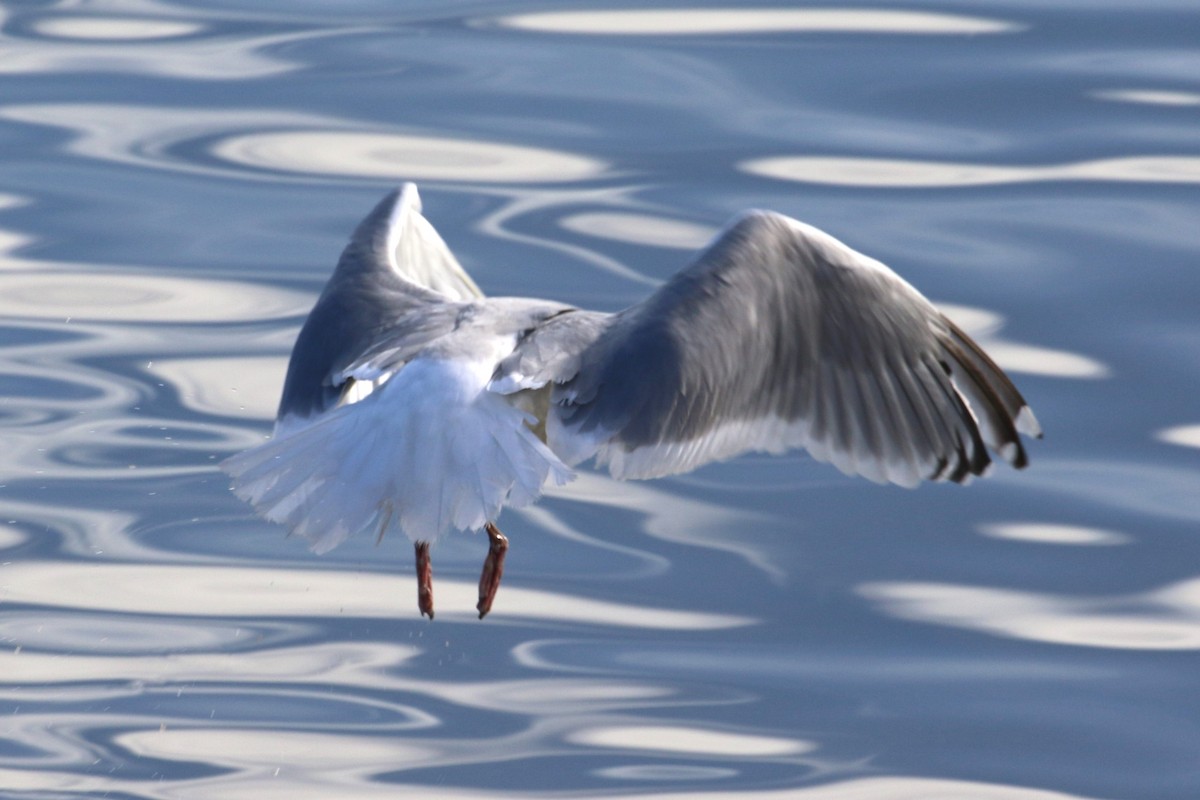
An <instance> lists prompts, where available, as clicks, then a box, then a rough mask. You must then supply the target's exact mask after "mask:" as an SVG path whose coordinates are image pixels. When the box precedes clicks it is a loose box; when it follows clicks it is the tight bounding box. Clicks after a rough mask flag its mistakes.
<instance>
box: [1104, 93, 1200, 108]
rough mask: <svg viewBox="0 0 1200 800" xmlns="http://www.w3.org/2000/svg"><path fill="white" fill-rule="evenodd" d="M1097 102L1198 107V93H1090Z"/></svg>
mask: <svg viewBox="0 0 1200 800" xmlns="http://www.w3.org/2000/svg"><path fill="white" fill-rule="evenodd" d="M1092 97H1095V98H1097V99H1098V100H1111V101H1113V102H1117V103H1143V104H1146V105H1152V106H1200V93H1196V92H1168V91H1163V90H1154V89H1105V90H1101V91H1096V92H1092Z"/></svg>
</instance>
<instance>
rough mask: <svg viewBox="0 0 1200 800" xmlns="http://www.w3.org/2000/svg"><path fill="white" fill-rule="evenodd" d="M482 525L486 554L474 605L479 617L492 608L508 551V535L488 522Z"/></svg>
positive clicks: (484, 615)
mask: <svg viewBox="0 0 1200 800" xmlns="http://www.w3.org/2000/svg"><path fill="white" fill-rule="evenodd" d="M483 527H484V530H486V531H487V535H488V554H487V558H485V559H484V560H483V572H482V573H480V575H479V604H478V605H476V606H475V608H476V609H478V611H479V618H480V619H483V618H484V617H486V616H487V613H488V612H489V611H491V610H492V601H493V600H495V599H496V592H497V590H499V589H500V578H501V577H502V576H503V575H504V555H505V553H507V552H508V537H506V536H505V535H504V534H503V533H501V532H500V529H499V528H497V527H496V526H495V525H493V524H492V523H490V522H489V523H487V524H486V525H484V526H483Z"/></svg>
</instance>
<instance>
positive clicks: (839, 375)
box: [221, 183, 1041, 619]
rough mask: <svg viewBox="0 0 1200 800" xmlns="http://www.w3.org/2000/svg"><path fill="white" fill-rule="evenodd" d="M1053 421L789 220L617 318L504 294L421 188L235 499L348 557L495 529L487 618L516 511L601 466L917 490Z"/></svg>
mask: <svg viewBox="0 0 1200 800" xmlns="http://www.w3.org/2000/svg"><path fill="white" fill-rule="evenodd" d="M1022 434H1024V435H1026V436H1032V437H1040V436H1041V429H1040V427H1039V425H1038V422H1037V420H1036V418H1035V417H1034V415H1033V412H1032V411H1031V410H1030V408H1029V406H1028V404H1027V403H1026V402H1025V400H1024V398H1023V397H1022V396H1021V394H1020V393H1019V392H1018V391H1017V389H1016V387H1014V386H1013V384H1012V381H1011V380H1009V378H1008V377H1007V376H1006V375H1005V374H1004V372H1003V371H1002V370H1001V369H1000V368H999V367H998V366H997V365H996V364H995V362H993V361H992V359H991V358H989V357H988V355H987V354H986V353H985V352H984V351H983V350H982V349H981V348H980V347H979V345H977V344H976V343H975V342H974V341H972V340H971V338H970V337H969V336H967V334H965V333H964V332H963V331H962V330H961V329H960V328H959V327H958V326H957V325H955V324H954V323H953V322H952V321H951V320H950V319H949V318H947V317H946V316H945V315H943V314H942V313H941V312H940V311H938V310H937V308H935V307H934V305H933V304H932V303H930V302H929V301H928V300H927V299H925V297H924V296H923V295H921V294H920V293H919V292H918V291H917V290H916V289H914V288H913V287H912V286H911V285H909V284H908V283H907V282H906V281H905V280H904V279H902V278H901V277H900V276H899V275H897V274H896V273H895V272H893V271H892V270H891V269H889V268H888V267H886V266H884V265H883V264H882V263H880V262H879V261H876V260H874V259H872V258H869V257H867V256H865V255H862V254H861V253H858V252H856V251H855V250H852V249H850V248H849V247H847V246H846V245H844V244H842V243H841V242H840V241H838V240H837V239H835V238H833V237H832V236H830V235H829V234H827V233H824V232H822V231H820V230H817V229H816V228H814V227H812V226H810V225H806V224H804V223H801V222H798V221H796V220H794V219H791V218H789V217H786V216H783V215H781V214H777V213H773V212H769V211H747V212H744V213H742V214H741V215H739V216H737V217H736V218H734V219H733V221H732V222H730V223H729V224H728V225H727V226H726V227H725V229H724V230H723V231H722V232H721V233H720V234H718V235H717V237H716V238H715V239H714V241H713V242H712V243H711V244H710V245H709V246H708V247H707V248H706V249H705V250H704V251H703V252H701V253H700V254H699V255H698V256H696V258H695V259H694V260H693V261H692V262H691V263H690V264H689V265H687V266H686V267H684V268H683V269H682V270H681V271H679V272H678V273H676V274H675V275H674V276H673V277H671V278H670V279H668V280H667V281H666V282H665V283H664V284H662V285H661V286H660V287H659V288H658V289H657V290H655V291H654V292H652V293H651V294H650V295H649V297H647V298H646V299H645V300H643V301H641V302H640V303H637V304H636V305H634V306H631V307H630V308H627V309H625V310H624V311H620V312H617V313H614V314H609V313H600V312H596V311H586V310H583V309H579V308H576V307H574V306H571V305H568V304H564V303H557V302H553V301H549V300H534V299H526V298H511V297H494V298H493V297H485V296H484V295H483V292H481V291H480V290H479V287H478V286H476V285H475V282H474V281H473V280H472V279H471V278H470V276H469V275H468V274H467V273H466V271H465V270H464V269H463V268H462V267H461V266H460V265H459V263H458V261H457V260H456V259H455V258H454V256H453V255H452V254H451V252H450V250H449V248H448V247H447V246H446V244H445V242H443V241H442V239H441V237H440V236H439V235H438V234H437V232H436V231H435V230H434V228H433V226H432V225H431V224H430V223H429V222H428V220H426V219H425V218H424V217H423V216H422V215H421V201H420V197H419V196H418V194H417V188H416V186H415V185H413V184H411V183H408V184H405V185H403V186H401V187H400V188H399V189H397V190H395V191H393V192H391V193H389V194H388V196H387V197H385V198H384V199H383V200H382V201H381V202H380V203H379V204H378V205H377V206H376V207H375V209H374V210H373V211H372V212H371V213H370V214H369V215H368V216H367V217H366V219H364V220H363V221H362V223H360V224H359V226H358V228H357V230H355V232H354V234H353V236H352V237H351V240H350V243H349V244H348V245H347V246H346V248H345V250H344V251H343V253H342V255H341V258H340V259H339V261H338V264H337V267H336V269H335V270H334V272H333V275H332V277H330V279H329V282H328V284H327V285H326V286H325V289H324V291H323V292H322V293H321V295H320V297H319V298H318V300H317V302H316V305H315V306H314V307H313V309H312V311H311V313H310V314H309V316H308V318H307V320H306V321H305V323H304V326H303V327H302V328H301V330H300V334H299V337H298V338H297V340H296V344H295V348H294V349H293V350H292V355H291V360H290V362H289V364H288V370H287V377H286V379H285V381H284V385H283V393H282V397H281V399H280V402H279V411H278V415H277V418H276V422H275V428H274V433H273V436H272V438H271V439H269V440H268V441H266V442H264V443H262V444H260V445H258V446H256V447H253V448H251V449H249V450H247V451H245V452H242V453H239V454H237V455H235V456H233V457H231V458H229V459H227V460H225V461H224V462H223V463H222V464H221V467H222V468H223V469H224V470H225V471H226V472H227V473H228V474H229V475H230V476H231V478H232V488H233V491H234V492H235V493H236V494H237V495H238V496H239V497H241V498H242V499H244V500H246V501H247V502H249V503H250V504H251V505H252V506H253V507H254V508H255V510H256V511H257V512H258V513H259V514H260V515H261V516H262V517H264V518H265V519H267V520H269V521H272V522H277V523H281V524H283V525H285V526H286V527H287V528H288V529H289V530H290V531H291V532H293V533H295V534H298V535H300V536H302V537H304V538H306V539H308V540H309V541H310V542H311V546H312V549H313V550H314V551H316V552H325V551H327V550H329V549H331V548H333V547H335V546H336V545H337V544H339V543H340V542H342V541H344V540H345V539H346V538H347V537H348V536H351V535H353V534H356V533H359V532H365V531H374V533H375V535H376V537H377V539H382V537H383V536H384V535H385V534H387V533H388V532H390V531H400V532H403V533H404V534H405V535H407V536H408V537H409V539H410V540H412V541H413V543H414V549H415V557H416V568H417V600H418V602H417V605H418V609H419V610H420V612H421V614H423V615H426V616H428V617H429V618H430V619H432V618H433V585H432V567H431V561H430V545H431V544H432V543H433V542H435V541H437V539H438V538H439V537H441V536H442V535H443V534H445V533H447V532H448V531H450V530H451V529H456V530H462V531H478V530H480V529H483V530H485V531H486V532H487V536H488V541H489V547H488V554H487V557H486V558H485V560H484V565H483V570H482V574H481V576H480V583H479V603H478V605H477V607H476V608H477V610H478V612H479V617H480V618H481V619H482V618H483V617H484V616H485V615H486V614H487V613H488V612H489V611H490V610H491V607H492V604H493V601H494V599H495V596H496V592H497V589H498V588H499V585H500V579H501V575H502V574H503V569H504V558H505V554H506V552H507V549H508V540H507V538H506V537H505V536H504V534H502V533H501V532H500V530H499V528H497V527H496V524H495V522H496V519H497V517H498V516H499V515H500V511H501V509H502V508H503V507H504V506H506V505H507V506H514V507H519V506H523V505H526V504H528V503H531V502H533V501H534V500H535V499H537V497H538V495H539V493H540V492H541V490H542V488H543V486H545V485H546V484H548V483H550V482H553V483H555V484H558V485H562V484H565V483H567V482H568V481H570V480H571V479H572V478H573V477H574V472H573V470H572V468H573V467H575V466H577V465H579V464H581V463H583V462H585V461H587V460H589V459H593V460H594V462H595V464H596V465H597V466H600V467H607V469H608V470H609V472H610V473H611V474H612V475H613V477H615V478H618V479H627V478H637V479H641V478H656V477H660V476H664V475H671V474H675V473H681V472H687V471H689V470H693V469H695V468H697V467H699V466H701V465H702V464H706V463H709V462H711V461H716V460H721V459H728V458H732V457H733V456H736V455H738V454H740V453H745V452H748V451H766V452H770V453H782V452H784V451H786V450H790V449H794V448H804V449H805V450H807V451H808V452H809V453H810V454H811V455H812V456H813V457H814V458H815V459H817V460H819V461H824V462H829V463H831V464H833V466H835V467H837V468H838V469H839V470H841V471H842V472H843V473H846V474H848V475H861V476H863V477H866V478H868V479H870V480H872V481H875V482H877V483H893V484H898V485H900V486H906V487H914V486H916V485H917V484H919V483H920V482H921V481H922V480H931V481H954V482H957V483H966V482H967V481H969V480H970V479H971V478H972V477H973V476H977V475H983V474H985V473H986V472H987V471H988V468H989V465H990V464H991V462H992V458H991V455H990V454H989V450H990V451H992V452H994V453H995V454H996V455H998V456H999V457H1000V458H1001V459H1003V460H1004V461H1007V462H1008V463H1010V464H1011V465H1013V466H1014V467H1016V468H1018V469H1020V468H1023V467H1025V466H1026V464H1027V463H1028V457H1027V455H1026V452H1025V447H1024V445H1023V444H1022V441H1021V435H1022Z"/></svg>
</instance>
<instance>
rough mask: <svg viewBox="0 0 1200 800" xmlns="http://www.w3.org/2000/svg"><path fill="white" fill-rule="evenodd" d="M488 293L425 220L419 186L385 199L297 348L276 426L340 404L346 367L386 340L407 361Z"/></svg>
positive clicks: (344, 258)
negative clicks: (463, 307) (465, 305)
mask: <svg viewBox="0 0 1200 800" xmlns="http://www.w3.org/2000/svg"><path fill="white" fill-rule="evenodd" d="M482 296H483V293H482V292H481V291H480V290H479V287H477V286H476V285H475V283H474V281H472V280H471V278H470V276H469V275H467V273H466V272H465V271H464V270H463V268H462V267H461V266H460V265H459V263H458V261H456V260H455V258H454V256H453V254H451V252H450V249H449V248H448V247H446V243H445V242H443V241H442V239H441V237H440V236H438V234H437V231H435V230H434V228H433V226H432V225H430V224H429V222H428V220H426V219H425V218H424V217H423V216H421V199H420V196H419V195H418V194H417V187H416V186H415V185H413V184H411V183H408V184H405V185H404V186H402V187H400V188H399V189H397V190H395V191H393V192H391V193H390V194H388V196H387V197H385V198H384V199H383V200H382V201H381V202H380V203H379V204H378V205H377V206H376V207H375V209H374V210H373V211H372V212H371V213H370V214H368V215H367V217H366V219H364V220H363V221H362V222H361V223H360V224H359V226H358V228H357V229H356V230H355V231H354V234H353V235H352V236H351V238H350V243H349V244H348V245H346V249H345V250H344V251H343V252H342V255H341V258H340V259H339V260H338V264H337V268H336V269H335V270H334V273H333V275H332V277H330V279H329V282H328V283H327V284H326V286H325V289H324V291H323V292H322V293H321V296H320V297H319V298H318V299H317V303H316V305H315V306H314V307H313V310H312V311H311V312H310V313H309V315H308V319H307V320H305V322H304V326H303V327H302V328H301V330H300V335H299V337H298V338H297V339H296V344H295V347H294V348H293V349H292V357H291V361H290V362H289V363H288V372H287V378H286V380H285V381H284V387H283V396H282V398H281V399H280V401H279V413H278V422H277V429H278V426H282V425H284V424H290V422H292V421H296V420H304V419H307V418H310V417H312V416H313V415H315V414H318V413H320V412H322V411H325V410H327V409H329V408H331V407H333V406H335V405H337V404H338V402H340V401H341V400H342V398H343V397H345V396H347V392H348V391H349V390H350V389H351V388H352V386H351V380H352V379H349V378H347V377H346V375H345V374H344V373H345V370H346V369H347V367H349V366H350V365H351V364H353V363H354V362H356V361H358V360H359V359H360V357H361V356H362V355H363V354H364V353H365V352H367V351H369V350H372V349H373V348H377V347H378V345H379V342H380V340H381V339H383V338H387V339H389V340H390V342H391V345H392V347H393V349H394V353H393V355H394V360H397V361H399V360H403V359H404V358H407V357H408V356H409V355H410V354H411V353H413V352H415V351H416V350H418V349H420V348H421V347H422V346H424V345H425V344H427V343H428V342H430V341H432V340H433V339H436V338H437V337H439V336H442V335H444V334H445V333H447V332H448V331H450V330H452V329H453V327H454V317H455V311H454V309H455V308H456V307H457V304H458V303H460V302H465V301H470V300H474V299H476V298H479V297H482Z"/></svg>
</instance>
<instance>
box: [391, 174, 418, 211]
mask: <svg viewBox="0 0 1200 800" xmlns="http://www.w3.org/2000/svg"><path fill="white" fill-rule="evenodd" d="M396 205H397V207H399V208H411V209H412V210H413V211H420V210H421V195H420V193H419V192H418V191H417V185H416V184H415V183H413V182H412V181H405V182H404V183H402V184H400V186H398V187H397V188H396Z"/></svg>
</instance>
